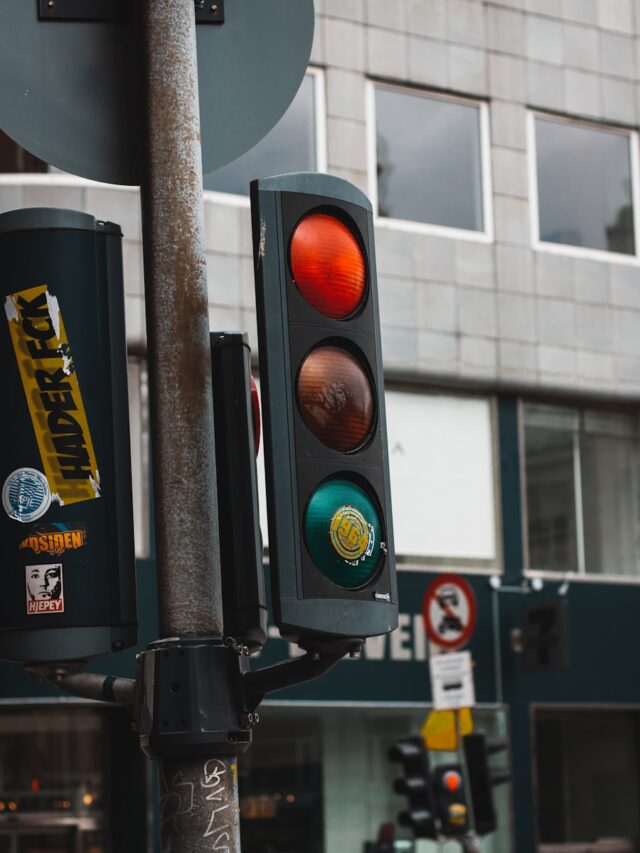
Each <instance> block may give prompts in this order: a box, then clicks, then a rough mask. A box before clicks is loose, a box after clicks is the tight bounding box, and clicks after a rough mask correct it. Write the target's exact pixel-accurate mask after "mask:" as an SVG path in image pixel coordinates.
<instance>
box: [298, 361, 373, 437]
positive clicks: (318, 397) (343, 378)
mask: <svg viewBox="0 0 640 853" xmlns="http://www.w3.org/2000/svg"><path fill="white" fill-rule="evenodd" d="M297 395H298V406H299V407H300V413H301V414H302V417H303V420H304V422H305V423H306V425H307V426H308V427H309V429H310V430H311V432H312V433H313V434H314V435H315V437H316V438H317V439H318V440H319V441H321V442H322V443H323V444H324V445H325V446H326V447H330V448H331V449H332V450H339V451H342V452H343V453H348V452H349V451H350V450H356V449H357V448H358V447H360V446H361V445H362V444H364V442H365V441H366V440H367V438H368V437H369V435H370V434H371V430H372V427H373V417H374V395H373V389H372V387H371V382H370V380H369V377H368V375H367V373H366V371H365V369H364V367H363V366H362V364H361V363H360V361H358V359H357V358H356V357H355V356H353V355H352V354H351V353H350V352H347V351H346V350H344V349H342V348H341V347H337V346H321V347H318V348H317V349H314V350H312V351H311V352H310V353H309V355H308V356H307V357H306V358H305V359H304V361H303V362H302V365H301V367H300V371H299V373H298V383H297Z"/></svg>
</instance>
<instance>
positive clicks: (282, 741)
mask: <svg viewBox="0 0 640 853" xmlns="http://www.w3.org/2000/svg"><path fill="white" fill-rule="evenodd" d="M346 666H349V664H347V665H346ZM424 720H425V708H424V706H420V707H419V708H418V709H411V708H401V707H397V706H396V707H393V708H385V707H380V708H376V707H370V706H366V707H365V706H363V705H357V704H356V705H355V706H352V707H349V706H348V705H340V706H338V707H331V706H327V705H320V706H318V707H315V708H309V707H304V706H302V705H297V706H296V707H291V708H284V707H277V705H276V706H274V704H272V703H271V702H269V701H267V702H266V703H265V704H263V705H262V706H261V708H260V737H256V739H255V742H254V744H253V746H252V747H251V749H250V750H249V752H247V753H245V754H244V755H243V756H242V758H241V760H240V761H239V762H238V777H239V778H238V788H239V795H240V834H241V836H242V850H243V853H266V851H271V853H293V851H295V853H351V851H353V853H363V852H364V851H368V850H371V848H372V846H373V842H374V841H375V839H376V838H377V837H378V836H379V833H380V829H381V826H383V825H385V824H389V823H395V822H396V819H397V814H398V812H400V811H403V810H405V809H406V808H407V798H406V797H405V796H400V795H399V794H396V793H394V791H393V779H394V778H395V777H399V776H401V775H402V774H401V769H400V766H399V765H392V764H391V763H390V762H389V759H388V757H387V755H388V751H389V747H390V746H392V745H393V744H394V743H395V742H396V741H398V740H400V739H401V738H406V737H411V736H414V735H418V734H419V732H420V729H421V728H422V725H423V724H424ZM474 721H475V723H476V725H477V726H478V727H479V728H480V729H482V730H483V731H485V732H486V733H487V734H488V735H489V736H498V737H503V736H504V735H505V733H506V729H507V719H506V716H505V713H504V711H503V710H502V709H497V710H494V709H488V708H481V707H480V708H475V709H474ZM431 760H432V763H433V766H435V765H436V763H438V764H440V763H442V764H444V763H452V762H457V761H458V760H459V757H458V756H457V754H454V753H450V752H438V753H436V752H432V753H431ZM504 761H505V758H504V755H499V756H495V757H492V765H494V766H501V765H504ZM510 788H511V786H510V785H501V786H499V787H497V788H495V790H494V797H495V803H496V810H497V813H498V829H497V831H496V832H495V833H494V834H492V835H491V836H490V837H489V838H487V839H486V840H485V841H484V843H483V847H482V849H483V850H484V851H487V853H489V851H499V853H510V851H511V850H512V849H513V846H512V840H511V826H510V819H509V813H510V806H511V790H510ZM395 835H396V839H395V845H394V850H395V851H396V853H401V852H402V851H406V853H439V851H443V850H451V851H454V850H455V851H458V850H459V845H458V844H455V845H454V844H453V843H451V844H450V845H448V846H443V845H442V844H441V843H439V842H435V841H428V840H426V839H422V840H415V839H414V838H413V834H412V832H411V830H410V829H407V828H406V827H402V826H400V825H397V826H396V831H395Z"/></svg>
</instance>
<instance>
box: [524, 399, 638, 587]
mask: <svg viewBox="0 0 640 853" xmlns="http://www.w3.org/2000/svg"><path fill="white" fill-rule="evenodd" d="M527 404H533V405H544V406H553V407H556V408H565V409H566V408H571V409H574V410H575V412H576V413H577V414H579V413H581V412H583V411H585V410H589V411H593V410H598V409H600V410H602V411H603V412H612V413H616V412H618V413H620V412H622V411H624V410H626V411H627V412H628V413H631V412H634V413H635V414H637V415H638V416H639V417H640V412H639V411H638V408H637V407H634V406H627V407H622V406H616V407H606V406H599V405H598V404H597V402H596V403H592V404H590V403H589V402H588V401H586V400H585V401H582V402H581V401H576V402H560V401H553V400H546V399H537V398H534V397H520V398H519V399H518V467H519V470H520V506H521V508H522V511H521V531H522V557H523V574H524V577H525V578H530V579H533V578H538V579H540V580H542V581H545V580H552V581H562V582H563V583H566V584H572V583H596V584H598V583H599V584H603V583H606V584H627V585H632V586H638V585H640V575H636V576H634V575H616V574H611V573H608V572H600V573H596V572H588V571H587V570H586V562H584V546H585V543H584V517H582V519H581V522H580V525H579V529H580V530H581V533H582V536H583V541H582V542H578V541H577V538H576V551H577V555H576V556H577V562H578V571H577V572H573V571H568V572H559V571H553V570H549V569H533V568H531V557H530V548H529V512H528V505H527V471H526V447H525V423H524V408H525V406H526V405H527ZM578 477H580V475H579V474H578ZM575 482H576V473H575V472H574V484H575ZM574 487H575V486H574ZM578 505H579V506H580V513H581V516H582V500H581V499H580V500H577V501H576V513H577V512H578ZM577 534H578V526H577V528H576V537H577ZM581 555H582V557H581ZM581 562H582V563H583V565H582V566H581V565H580V564H581Z"/></svg>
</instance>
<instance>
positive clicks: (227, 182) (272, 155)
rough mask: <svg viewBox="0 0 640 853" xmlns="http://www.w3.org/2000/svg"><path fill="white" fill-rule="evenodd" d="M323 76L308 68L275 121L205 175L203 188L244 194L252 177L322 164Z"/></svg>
mask: <svg viewBox="0 0 640 853" xmlns="http://www.w3.org/2000/svg"><path fill="white" fill-rule="evenodd" d="M322 83H323V78H322V76H321V74H320V72H319V71H316V70H315V69H314V70H310V71H308V72H307V74H306V75H305V77H304V80H303V81H302V85H301V86H300V89H299V90H298V94H297V95H296V96H295V98H294V99H293V101H292V103H291V106H290V107H289V109H288V110H287V112H286V113H285V114H284V116H283V117H282V118H281V119H280V121H279V122H278V124H277V125H276V126H275V127H274V128H273V129H272V130H271V131H270V132H269V133H268V134H267V135H266V136H265V137H264V139H262V140H261V141H260V142H258V144H257V145H255V146H254V147H253V148H252V149H251V150H250V151H247V153H246V154H243V155H242V156H241V157H238V159H237V160H234V161H233V162H232V163H229V164H227V165H226V166H223V167H222V168H221V169H217V170H216V171H215V172H211V173H210V174H209V175H205V178H204V188H205V190H216V191H218V192H223V193H233V194H235V195H248V194H249V184H250V182H251V181H252V180H254V178H263V177H267V176H268V175H281V174H283V173H285V172H315V171H323V170H324V169H325V168H326V163H325V160H326V155H325V153H324V136H323V132H322V133H321V132H320V126H321V122H322V121H323V119H324V109H323V107H322V106H321V104H322Z"/></svg>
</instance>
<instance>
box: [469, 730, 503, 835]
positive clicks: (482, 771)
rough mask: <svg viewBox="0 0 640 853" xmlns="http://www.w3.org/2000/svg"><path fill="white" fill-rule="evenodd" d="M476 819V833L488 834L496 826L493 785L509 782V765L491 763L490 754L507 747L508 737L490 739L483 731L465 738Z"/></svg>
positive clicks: (472, 802)
mask: <svg viewBox="0 0 640 853" xmlns="http://www.w3.org/2000/svg"><path fill="white" fill-rule="evenodd" d="M462 743H463V745H464V756H465V764H466V768H467V780H468V785H469V794H470V797H471V806H472V810H473V820H474V825H475V831H476V834H477V835H489V834H490V833H492V832H495V830H496V828H497V818H496V809H495V803H494V799H493V788H494V787H495V786H496V785H501V784H503V783H504V782H508V781H509V779H510V778H511V774H510V772H509V769H508V768H493V767H490V766H489V756H490V755H492V754H495V753H499V752H502V751H503V750H506V749H507V748H508V741H507V739H506V738H499V737H495V738H487V737H486V736H485V735H484V733H483V732H472V733H471V734H468V735H465V736H464V737H463V739H462Z"/></svg>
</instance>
